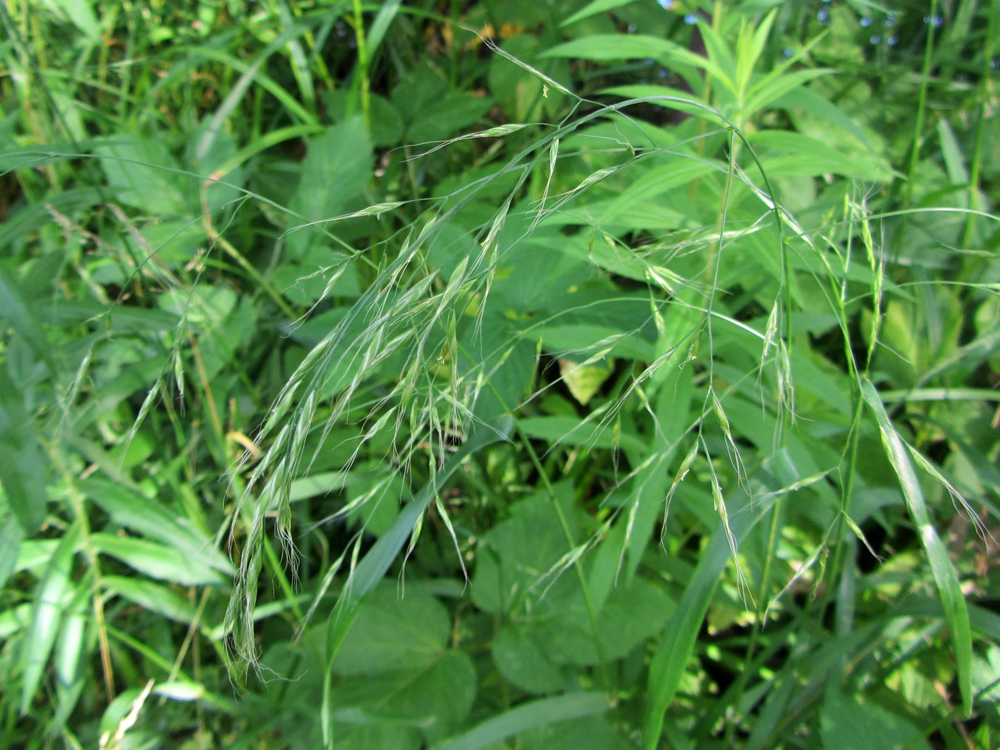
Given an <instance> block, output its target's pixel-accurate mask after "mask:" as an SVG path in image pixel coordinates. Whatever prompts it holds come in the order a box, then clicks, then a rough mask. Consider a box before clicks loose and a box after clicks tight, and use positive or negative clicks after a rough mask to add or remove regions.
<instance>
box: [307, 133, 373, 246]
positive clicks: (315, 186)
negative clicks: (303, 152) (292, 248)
mask: <svg viewBox="0 0 1000 750" xmlns="http://www.w3.org/2000/svg"><path fill="white" fill-rule="evenodd" d="M307 149H308V155H307V157H306V160H305V162H304V167H303V169H302V179H301V180H300V182H299V187H298V189H297V190H296V191H295V195H294V197H293V198H292V209H293V210H294V211H295V212H296V214H298V217H301V218H298V217H295V216H293V217H291V218H290V219H289V228H294V227H296V226H298V225H300V224H302V223H306V222H311V221H320V220H322V219H332V218H334V217H335V216H340V215H341V214H344V213H347V211H346V209H347V207H348V206H349V205H350V204H351V203H352V202H354V201H356V200H357V199H359V198H361V196H362V195H363V194H364V191H365V188H366V187H367V186H368V181H369V180H370V179H371V177H372V147H371V143H370V141H369V140H368V133H367V131H366V130H365V124H364V121H363V120H362V118H361V117H353V118H351V119H350V120H345V121H344V122H342V123H340V124H338V125H334V126H333V127H332V128H330V129H328V130H327V131H326V132H325V133H323V134H322V135H319V136H316V137H315V138H310V139H309V141H308V142H307ZM298 234H301V233H295V234H293V235H291V237H296V235H298ZM305 236H306V235H304V234H303V235H302V237H303V238H304V237H305ZM294 241H295V242H303V243H304V242H306V240H304V239H296V240H294Z"/></svg>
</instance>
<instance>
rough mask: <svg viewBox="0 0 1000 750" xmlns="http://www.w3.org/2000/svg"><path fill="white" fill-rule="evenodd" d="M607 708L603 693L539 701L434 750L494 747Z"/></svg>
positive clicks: (495, 719) (525, 704)
mask: <svg viewBox="0 0 1000 750" xmlns="http://www.w3.org/2000/svg"><path fill="white" fill-rule="evenodd" d="M610 707H611V706H610V704H609V703H608V699H607V697H605V696H604V694H603V693H574V694H571V695H561V696H559V697H557V698H542V699H541V700H537V701H532V702H531V703H523V704H521V705H520V706H517V707H516V708H512V709H510V710H509V711H507V712H505V713H502V714H500V715H499V716H495V717H494V718H492V719H487V720H486V721H484V722H483V723H481V724H479V725H478V726H476V727H475V728H473V729H471V730H470V731H468V732H466V733H465V734H463V735H460V736H458V737H453V738H452V739H450V740H446V741H445V742H444V743H442V744H439V745H436V746H434V750H480V749H481V748H487V747H496V746H497V744H498V743H501V742H503V741H504V740H506V739H507V738H508V737H513V736H514V735H516V734H520V733H521V732H525V731H527V730H529V729H535V728H537V727H544V726H546V725H548V724H554V723H556V722H557V721H569V720H570V719H581V718H583V717H585V716H598V715H600V714H602V713H604V712H605V711H607V710H608V709H609V708H610Z"/></svg>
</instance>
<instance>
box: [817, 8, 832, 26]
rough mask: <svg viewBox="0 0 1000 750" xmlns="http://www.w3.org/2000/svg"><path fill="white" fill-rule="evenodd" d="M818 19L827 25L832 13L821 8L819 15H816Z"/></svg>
mask: <svg viewBox="0 0 1000 750" xmlns="http://www.w3.org/2000/svg"><path fill="white" fill-rule="evenodd" d="M816 18H818V19H819V20H820V21H822V22H824V23H825V22H826V21H829V20H830V11H828V10H827V9H826V8H821V9H820V11H819V13H817V14H816Z"/></svg>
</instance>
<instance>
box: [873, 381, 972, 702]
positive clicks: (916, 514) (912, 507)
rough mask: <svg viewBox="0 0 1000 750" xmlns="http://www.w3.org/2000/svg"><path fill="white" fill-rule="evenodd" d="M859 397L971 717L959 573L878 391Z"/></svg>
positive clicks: (968, 647)
mask: <svg viewBox="0 0 1000 750" xmlns="http://www.w3.org/2000/svg"><path fill="white" fill-rule="evenodd" d="M861 394H862V396H863V397H864V399H865V403H867V404H868V408H869V409H870V410H871V412H872V415H873V416H874V417H875V421H876V422H877V423H878V428H879V433H880V434H881V436H882V445H883V446H884V447H885V452H886V456H887V457H888V458H889V463H891V464H892V468H893V469H894V470H895V471H896V476H897V477H898V478H899V484H900V487H901V488H902V490H903V497H904V498H905V499H906V507H907V509H908V510H909V512H910V516H911V517H912V518H913V522H914V523H915V524H916V525H917V531H918V533H919V536H920V543H921V544H922V545H923V547H924V551H925V552H926V553H927V559H928V561H929V562H930V564H931V571H932V572H933V574H934V581H935V582H936V583H937V587H938V595H939V596H940V598H941V606H942V607H944V617H945V621H946V622H947V623H948V629H949V630H950V631H951V641H952V646H953V648H954V649H955V662H956V664H957V667H958V689H959V692H960V693H961V695H962V712H963V714H964V715H965V716H971V715H972V631H971V629H970V627H969V612H968V609H967V608H966V606H965V596H964V594H963V593H962V587H961V585H960V583H959V580H958V573H957V571H956V570H955V566H954V565H952V562H951V559H950V558H949V557H948V550H947V549H946V548H945V546H944V543H943V542H942V541H941V537H939V536H938V533H937V531H936V530H935V528H934V526H933V525H932V524H931V517H930V513H929V512H928V510H927V503H926V502H925V500H924V493H923V490H921V489H920V482H919V481H918V480H917V475H916V472H914V470H913V464H911V463H910V457H909V452H908V451H907V450H906V445H905V444H904V442H903V439H902V438H901V437H900V435H899V433H898V432H897V431H896V428H895V426H893V424H892V421H891V420H890V419H889V415H888V414H887V413H886V411H885V406H884V405H883V404H882V399H881V398H879V395H878V391H877V390H875V386H874V385H873V384H872V382H871V381H870V380H869V379H868V378H863V379H862V381H861Z"/></svg>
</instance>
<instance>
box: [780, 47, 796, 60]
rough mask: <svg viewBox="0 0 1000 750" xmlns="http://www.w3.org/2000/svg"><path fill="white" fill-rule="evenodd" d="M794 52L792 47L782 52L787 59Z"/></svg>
mask: <svg viewBox="0 0 1000 750" xmlns="http://www.w3.org/2000/svg"><path fill="white" fill-rule="evenodd" d="M792 54H793V52H792V51H791V50H790V49H786V50H785V51H784V52H782V53H781V56H782V57H784V58H785V59H786V60H787V59H788V58H789V57H791V56H792Z"/></svg>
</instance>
